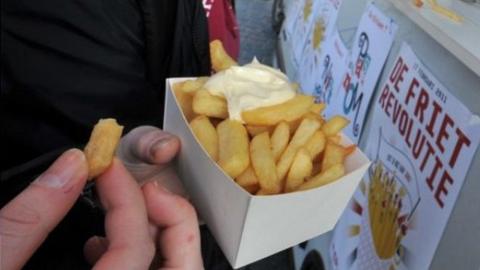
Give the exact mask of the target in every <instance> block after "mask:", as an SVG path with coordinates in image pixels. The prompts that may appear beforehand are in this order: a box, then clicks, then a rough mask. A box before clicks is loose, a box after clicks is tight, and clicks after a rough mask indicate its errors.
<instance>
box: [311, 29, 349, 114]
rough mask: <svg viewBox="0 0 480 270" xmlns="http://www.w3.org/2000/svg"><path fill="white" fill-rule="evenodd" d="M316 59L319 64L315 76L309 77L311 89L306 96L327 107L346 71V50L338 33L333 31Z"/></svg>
mask: <svg viewBox="0 0 480 270" xmlns="http://www.w3.org/2000/svg"><path fill="white" fill-rule="evenodd" d="M318 58H319V59H318V62H319V64H318V65H316V67H315V70H314V74H315V76H311V77H312V82H311V83H312V88H310V89H311V90H310V92H308V94H310V95H313V96H314V97H315V102H323V103H326V104H327V107H328V105H329V104H330V103H331V102H332V97H333V95H334V93H335V92H336V91H337V90H338V89H339V88H340V85H341V82H342V77H343V75H344V74H345V72H346V71H347V59H348V50H347V48H346V47H345V44H344V43H343V41H342V39H341V38H340V34H339V33H338V31H334V32H333V33H332V34H331V35H330V36H329V37H328V39H327V40H326V41H325V42H324V43H323V45H322V51H321V54H320V56H319V57H318ZM315 60H316V58H315Z"/></svg>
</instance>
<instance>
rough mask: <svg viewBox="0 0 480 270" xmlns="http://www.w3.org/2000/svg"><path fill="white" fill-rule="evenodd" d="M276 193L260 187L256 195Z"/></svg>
mask: <svg viewBox="0 0 480 270" xmlns="http://www.w3.org/2000/svg"><path fill="white" fill-rule="evenodd" d="M272 194H274V193H270V192H268V191H266V190H264V189H259V190H258V191H257V193H256V194H255V195H257V196H265V195H272Z"/></svg>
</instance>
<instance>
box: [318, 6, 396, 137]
mask: <svg viewBox="0 0 480 270" xmlns="http://www.w3.org/2000/svg"><path fill="white" fill-rule="evenodd" d="M396 31H397V25H396V24H395V22H394V21H393V20H392V19H391V18H389V17H387V16H385V15H384V14H383V13H382V12H381V11H380V10H379V9H378V8H377V7H376V6H375V5H374V4H369V5H368V6H367V9H366V11H365V13H364V14H363V16H362V18H361V20H360V23H359V26H358V29H357V32H356V34H355V38H354V41H353V45H352V48H351V52H350V56H349V60H348V62H349V64H348V71H347V72H346V73H345V75H344V76H343V79H342V86H341V87H340V88H339V89H338V90H337V91H335V93H334V95H333V98H332V102H331V104H332V105H330V106H327V110H326V111H325V115H326V117H330V116H332V115H336V114H341V115H345V116H346V117H347V118H348V119H349V120H350V125H348V127H347V128H345V130H344V133H345V135H347V136H349V137H350V138H351V139H352V141H353V142H355V143H358V140H359V138H360V135H361V131H362V128H363V123H364V120H365V116H366V113H367V109H368V105H369V104H368V103H369V102H370V99H371V97H372V94H373V90H374V89H375V85H376V84H377V81H378V78H379V76H380V72H381V71H382V69H383V66H384V64H385V61H386V59H387V56H388V53H389V51H390V48H391V46H392V43H393V39H394V37H395V33H396Z"/></svg>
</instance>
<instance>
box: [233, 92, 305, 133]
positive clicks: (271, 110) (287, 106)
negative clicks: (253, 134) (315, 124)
mask: <svg viewBox="0 0 480 270" xmlns="http://www.w3.org/2000/svg"><path fill="white" fill-rule="evenodd" d="M313 100H314V98H313V97H312V96H305V95H296V96H295V97H294V98H292V99H289V100H287V101H286V102H283V103H280V104H277V105H273V106H268V107H261V108H257V109H253V110H249V111H244V112H242V119H243V121H245V122H246V123H247V124H249V125H263V126H269V125H276V124H278V123H280V122H281V121H287V122H289V121H293V120H296V119H298V118H300V117H302V115H304V114H305V113H307V112H308V110H309V109H310V107H311V106H312V104H313Z"/></svg>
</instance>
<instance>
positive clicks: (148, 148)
mask: <svg viewBox="0 0 480 270" xmlns="http://www.w3.org/2000/svg"><path fill="white" fill-rule="evenodd" d="M179 150H180V140H179V139H178V138H177V137H175V136H173V135H171V134H170V133H168V132H165V131H163V130H161V129H158V128H156V127H152V126H140V127H137V128H135V129H133V130H131V131H130V132H129V133H128V134H127V135H125V136H124V137H123V138H122V140H121V141H120V144H119V146H118V149H117V153H116V154H117V157H118V158H119V159H121V160H122V161H123V164H124V165H125V167H126V168H127V169H128V171H129V172H130V173H131V174H132V175H133V177H134V178H135V179H136V180H137V181H138V182H139V183H140V184H141V185H143V184H145V183H147V182H151V181H156V182H157V183H159V184H160V185H161V186H164V187H165V188H166V189H168V190H170V191H171V192H173V193H176V194H179V195H182V196H186V193H185V191H184V188H183V185H182V183H181V182H180V179H179V178H178V177H177V175H176V173H175V171H174V169H173V167H172V166H171V164H170V161H171V160H172V159H173V158H174V157H175V156H176V154H177V153H178V151H179Z"/></svg>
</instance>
